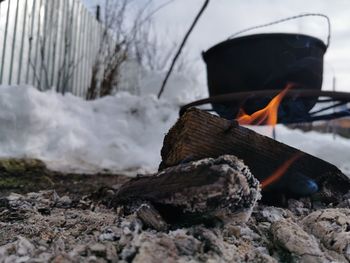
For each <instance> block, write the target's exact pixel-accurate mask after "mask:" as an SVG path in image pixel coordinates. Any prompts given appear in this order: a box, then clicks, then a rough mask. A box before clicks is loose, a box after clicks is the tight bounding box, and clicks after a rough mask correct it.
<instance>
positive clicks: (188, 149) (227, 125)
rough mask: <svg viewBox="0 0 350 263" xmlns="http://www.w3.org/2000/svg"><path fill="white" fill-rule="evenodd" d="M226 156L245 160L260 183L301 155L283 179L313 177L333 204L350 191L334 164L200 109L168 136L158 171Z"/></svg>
mask: <svg viewBox="0 0 350 263" xmlns="http://www.w3.org/2000/svg"><path fill="white" fill-rule="evenodd" d="M223 154H232V155H235V156H237V157H238V158H240V159H242V160H243V161H244V163H245V164H246V165H248V167H249V169H250V170H251V171H252V173H253V175H254V176H255V177H256V178H257V179H258V180H260V181H263V180H265V179H266V178H268V177H269V176H271V175H272V174H273V173H274V172H275V171H276V170H277V169H278V168H280V167H281V166H282V165H283V164H285V163H286V162H287V161H288V160H290V159H291V158H295V156H297V155H300V158H298V159H296V160H295V161H294V162H293V163H292V165H291V166H290V167H289V169H288V170H287V172H286V173H285V175H284V176H283V178H291V180H292V181H293V180H294V178H295V177H296V176H305V177H308V178H312V179H314V180H315V181H316V182H317V184H318V185H319V187H320V188H322V189H321V191H319V193H320V194H322V195H323V196H328V197H329V198H330V201H331V200H334V199H336V200H339V199H340V198H341V197H342V195H343V194H344V193H346V192H347V191H349V190H350V183H349V178H348V177H347V176H346V175H344V174H343V173H342V172H341V171H340V170H339V169H338V168H337V167H335V166H334V165H332V164H330V163H328V162H326V161H323V160H321V159H319V158H316V157H314V156H312V155H310V154H307V153H304V152H301V151H300V150H297V149H295V148H293V147H290V146H288V145H286V144H283V143H280V142H278V141H275V140H273V139H271V138H268V137H266V136H263V135H260V134H258V133H256V132H254V131H252V130H250V129H248V128H245V127H242V126H239V125H238V124H237V123H236V124H235V123H233V122H230V121H228V120H226V119H223V118H220V117H217V116H214V115H212V114H209V113H207V112H204V111H201V110H199V109H190V110H188V111H187V112H186V113H185V114H184V115H183V116H182V117H181V118H180V119H179V120H178V121H177V123H176V124H175V125H174V126H173V127H172V128H171V129H170V131H169V133H168V134H167V135H166V136H165V139H164V144H163V148H162V151H161V155H162V162H161V164H160V167H159V169H160V170H162V169H164V168H166V167H169V166H173V165H176V164H179V163H180V162H183V161H184V160H199V159H202V158H206V157H212V158H216V157H218V156H220V155H223ZM276 185H278V184H276ZM269 189H270V190H272V189H274V188H273V187H272V186H271V187H270V188H267V190H269Z"/></svg>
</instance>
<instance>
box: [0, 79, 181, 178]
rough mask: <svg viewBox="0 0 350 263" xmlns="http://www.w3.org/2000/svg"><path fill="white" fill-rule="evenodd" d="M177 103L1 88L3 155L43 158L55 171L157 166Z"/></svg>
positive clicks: (125, 95) (0, 149)
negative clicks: (89, 97)
mask: <svg viewBox="0 0 350 263" xmlns="http://www.w3.org/2000/svg"><path fill="white" fill-rule="evenodd" d="M177 117H178V107H177V106H176V105H175V104H170V103H168V102H166V101H164V100H160V101H159V100H157V99H156V98H155V97H154V96H151V95H147V96H141V97H138V96H133V95H130V94H128V93H119V94H116V95H115V96H108V97H105V98H102V99H98V100H95V101H85V100H83V99H81V98H78V97H75V96H73V95H70V94H67V95H65V96H62V95H60V94H57V93H55V92H52V91H49V92H39V91H37V90H36V89H35V88H33V87H30V86H0V122H1V126H0V157H30V158H39V159H41V160H43V161H45V162H46V163H47V165H48V166H49V168H51V169H59V170H61V171H62V170H64V171H79V172H96V171H101V170H104V169H107V170H112V171H115V172H118V171H123V172H124V173H125V171H133V172H135V171H140V170H142V171H144V170H147V171H150V170H153V171H154V170H156V168H157V165H158V164H159V162H160V149H161V145H162V143H163V137H164V134H165V133H166V132H167V131H168V129H169V128H170V127H171V125H173V123H174V122H175V121H176V119H177Z"/></svg>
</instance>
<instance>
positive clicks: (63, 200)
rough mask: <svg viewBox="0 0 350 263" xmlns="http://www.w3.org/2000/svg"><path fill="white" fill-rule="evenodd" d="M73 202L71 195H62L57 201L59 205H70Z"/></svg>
mask: <svg viewBox="0 0 350 263" xmlns="http://www.w3.org/2000/svg"><path fill="white" fill-rule="evenodd" d="M71 204H72V200H71V199H70V198H69V196H66V195H64V196H62V197H61V198H60V199H58V201H57V207H70V206H71Z"/></svg>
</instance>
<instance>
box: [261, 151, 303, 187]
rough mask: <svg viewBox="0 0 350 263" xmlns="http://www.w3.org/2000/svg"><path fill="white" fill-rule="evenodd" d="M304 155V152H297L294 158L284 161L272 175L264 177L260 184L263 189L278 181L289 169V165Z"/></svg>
mask: <svg viewBox="0 0 350 263" xmlns="http://www.w3.org/2000/svg"><path fill="white" fill-rule="evenodd" d="M301 156H302V153H297V154H296V155H294V156H293V157H292V158H290V159H289V160H287V161H286V162H285V163H283V164H282V165H281V166H280V167H278V168H277V170H276V171H275V172H274V173H273V174H272V175H270V176H269V177H267V178H266V179H264V180H263V181H262V182H261V184H260V186H261V188H262V189H264V188H266V187H267V186H269V185H270V184H272V183H274V182H276V181H278V180H279V179H280V178H281V177H282V176H283V175H284V174H285V173H286V172H287V170H288V169H289V167H290V166H291V165H292V164H293V163H294V162H295V161H296V160H298V159H299V158H300V157H301Z"/></svg>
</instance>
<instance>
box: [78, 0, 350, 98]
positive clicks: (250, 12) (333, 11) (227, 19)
mask: <svg viewBox="0 0 350 263" xmlns="http://www.w3.org/2000/svg"><path fill="white" fill-rule="evenodd" d="M133 1H134V2H136V3H140V4H142V3H144V2H145V0H133ZM167 1H168V0H154V1H153V2H154V4H155V6H158V5H160V4H162V3H164V2H167ZM83 2H85V4H86V6H87V7H88V8H89V9H93V8H94V6H96V4H97V3H99V2H104V0H83ZM203 2H204V0H174V1H173V2H172V3H171V4H169V5H168V6H167V7H166V8H164V9H162V10H161V11H160V12H158V13H157V14H156V16H155V21H156V28H157V30H158V32H159V35H160V36H164V37H167V38H170V39H171V38H174V40H177V41H181V39H182V36H183V34H184V33H185V31H186V30H187V28H188V27H189V25H190V24H191V22H192V21H193V19H194V16H195V15H196V14H197V12H198V10H199V8H200V7H201V5H202V4H203ZM306 12H312V13H323V14H325V15H327V16H329V18H330V19H331V24H332V34H331V44H330V47H329V49H328V51H327V53H326V56H325V64H324V66H325V76H324V85H323V89H331V88H332V87H331V82H332V81H331V79H332V78H331V75H333V73H332V72H333V71H332V69H331V68H334V72H335V74H336V76H337V90H338V91H340V90H343V91H348V92H350V83H349V82H350V0H332V1H330V0H283V1H281V0H211V1H210V3H209V6H208V8H207V9H206V11H205V13H204V14H203V16H202V18H201V20H200V21H199V23H198V25H197V26H196V28H195V30H194V32H193V33H192V35H191V37H190V39H189V41H188V44H187V46H188V48H189V49H190V53H191V56H192V57H193V61H194V62H196V63H197V64H198V65H200V66H199V67H200V69H199V70H200V72H201V81H203V82H205V67H204V62H200V61H201V56H200V54H201V52H202V51H203V50H206V49H208V48H210V47H211V46H212V45H214V44H216V43H218V42H220V41H223V40H225V39H227V38H228V37H229V36H230V35H231V34H233V33H234V32H236V31H239V30H241V29H244V28H247V27H250V26H254V25H259V24H263V23H267V22H270V21H273V20H276V19H280V18H284V17H288V16H293V15H296V14H300V13H306ZM263 32H295V33H303V34H309V35H312V36H315V37H318V38H320V39H322V40H323V41H326V38H327V23H326V20H325V19H323V18H318V17H307V18H302V19H299V20H294V21H289V22H286V23H282V24H280V25H276V26H272V27H269V28H265V29H259V30H255V31H252V32H251V34H254V33H263Z"/></svg>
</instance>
